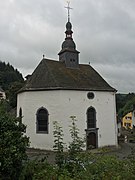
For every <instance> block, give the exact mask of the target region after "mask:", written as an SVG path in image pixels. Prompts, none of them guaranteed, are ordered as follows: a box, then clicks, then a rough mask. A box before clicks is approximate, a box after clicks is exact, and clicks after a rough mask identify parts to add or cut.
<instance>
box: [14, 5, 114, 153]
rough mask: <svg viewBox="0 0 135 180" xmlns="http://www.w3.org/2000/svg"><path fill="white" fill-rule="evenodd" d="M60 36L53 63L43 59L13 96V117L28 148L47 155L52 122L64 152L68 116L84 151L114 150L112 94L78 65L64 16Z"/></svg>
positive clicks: (99, 79)
mask: <svg viewBox="0 0 135 180" xmlns="http://www.w3.org/2000/svg"><path fill="white" fill-rule="evenodd" d="M68 8H69V7H68ZM65 34H66V37H65V40H64V42H63V43H62V47H61V50H60V52H59V53H58V56H59V60H52V59H46V58H45V57H44V56H43V59H42V60H41V62H40V63H39V65H38V66H37V67H36V69H35V70H34V72H33V73H32V75H31V76H30V77H29V78H28V80H27V82H26V84H25V86H24V87H23V88H22V89H21V90H20V91H19V93H18V97H17V116H20V117H22V122H23V123H24V124H25V125H26V126H27V129H26V135H27V136H28V137H30V147H32V148H38V149H47V150H53V145H54V137H53V131H54V127H53V122H54V121H57V122H58V123H59V124H60V126H62V129H63V133H64V142H65V143H66V145H67V146H68V144H69V142H70V141H71V137H70V132H69V129H70V127H69V126H70V125H71V118H70V117H71V116H75V117H76V119H77V121H76V124H77V127H78V129H79V130H80V136H81V137H84V136H85V137H86V147H85V149H89V147H94V148H98V147H103V146H108V145H114V146H117V125H116V104H115V93H116V90H115V89H114V88H112V87H111V86H110V85H109V84H108V83H107V82H106V81H105V80H104V79H103V78H102V77H101V76H100V74H99V73H98V72H97V71H96V70H95V69H94V68H93V67H92V66H91V65H89V64H80V63H79V53H80V52H79V51H78V50H77V49H76V44H75V42H74V41H73V37H72V34H73V31H72V24H71V22H70V18H69V16H68V22H67V23H66V31H65Z"/></svg>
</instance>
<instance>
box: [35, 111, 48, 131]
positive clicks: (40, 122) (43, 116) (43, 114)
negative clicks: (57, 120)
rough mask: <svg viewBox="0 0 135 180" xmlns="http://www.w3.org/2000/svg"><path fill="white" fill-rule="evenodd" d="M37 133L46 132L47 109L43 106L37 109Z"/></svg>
mask: <svg viewBox="0 0 135 180" xmlns="http://www.w3.org/2000/svg"><path fill="white" fill-rule="evenodd" d="M37 133H46V134H47V133H48V111H47V110H46V109H45V108H40V109H38V111H37Z"/></svg>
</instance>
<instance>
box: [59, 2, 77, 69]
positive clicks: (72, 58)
mask: <svg viewBox="0 0 135 180" xmlns="http://www.w3.org/2000/svg"><path fill="white" fill-rule="evenodd" d="M67 3H68V6H67V7H65V8H67V10H68V22H67V23H66V31H65V34H66V38H65V41H64V42H63V43H62V50H61V51H60V52H59V54H58V55H59V61H62V62H65V64H66V66H67V67H71V68H76V67H79V63H78V61H79V60H78V59H79V58H78V54H79V52H78V51H77V50H76V45H75V42H74V41H73V38H72V34H73V31H72V24H71V22H70V9H72V8H70V6H69V3H70V2H67Z"/></svg>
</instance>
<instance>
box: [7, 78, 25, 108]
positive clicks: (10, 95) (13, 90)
mask: <svg viewBox="0 0 135 180" xmlns="http://www.w3.org/2000/svg"><path fill="white" fill-rule="evenodd" d="M23 85H24V82H17V81H16V82H13V83H12V84H11V86H10V87H9V90H8V91H7V99H8V100H9V104H10V106H11V107H12V108H15V107H16V106H17V93H18V91H19V90H20V89H21V88H22V87H23Z"/></svg>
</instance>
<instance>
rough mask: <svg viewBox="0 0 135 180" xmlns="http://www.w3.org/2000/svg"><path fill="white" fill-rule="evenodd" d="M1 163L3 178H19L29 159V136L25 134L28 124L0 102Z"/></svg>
mask: <svg viewBox="0 0 135 180" xmlns="http://www.w3.org/2000/svg"><path fill="white" fill-rule="evenodd" d="M0 127H1V133H0V163H1V164H0V165H1V179H14V180H15V179H18V178H19V176H20V173H21V170H22V167H23V161H24V160H26V159H27V155H26V148H27V146H28V144H29V139H28V137H26V136H24V135H23V133H24V132H25V129H26V126H25V125H24V124H22V123H21V120H20V119H19V118H15V117H13V116H11V115H10V114H8V113H7V112H6V110H5V109H4V108H3V107H2V104H0Z"/></svg>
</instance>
